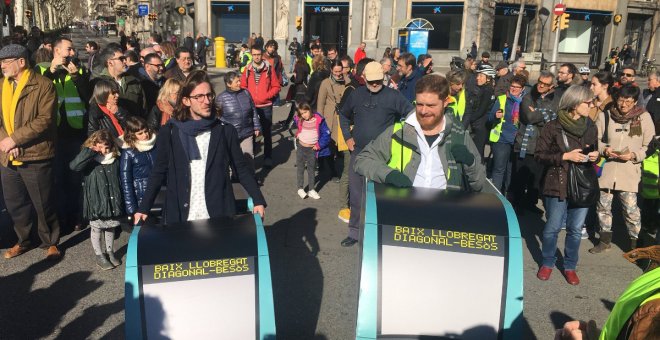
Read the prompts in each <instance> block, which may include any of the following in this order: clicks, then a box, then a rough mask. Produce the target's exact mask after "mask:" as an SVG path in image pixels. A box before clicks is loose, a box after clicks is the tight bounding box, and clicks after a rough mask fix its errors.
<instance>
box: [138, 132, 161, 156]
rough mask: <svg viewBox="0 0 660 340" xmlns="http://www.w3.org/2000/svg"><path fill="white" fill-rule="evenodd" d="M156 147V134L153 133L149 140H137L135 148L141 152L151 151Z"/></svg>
mask: <svg viewBox="0 0 660 340" xmlns="http://www.w3.org/2000/svg"><path fill="white" fill-rule="evenodd" d="M154 145H156V134H155V133H152V134H151V138H149V139H148V140H136V141H135V148H136V149H137V150H138V151H140V152H145V151H151V149H153V148H154Z"/></svg>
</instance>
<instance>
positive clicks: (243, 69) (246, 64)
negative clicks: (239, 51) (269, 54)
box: [241, 52, 252, 73]
mask: <svg viewBox="0 0 660 340" xmlns="http://www.w3.org/2000/svg"><path fill="white" fill-rule="evenodd" d="M243 56H248V61H247V63H245V66H241V73H243V71H245V68H246V67H247V66H248V65H250V63H251V62H252V53H250V52H245V53H244V54H243ZM241 61H242V60H241Z"/></svg>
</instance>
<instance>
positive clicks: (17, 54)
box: [0, 44, 28, 60]
mask: <svg viewBox="0 0 660 340" xmlns="http://www.w3.org/2000/svg"><path fill="white" fill-rule="evenodd" d="M27 54H28V53H27V48H25V46H23V45H18V44H9V45H7V46H5V47H3V48H2V49H1V50H0V60H3V59H11V58H25V59H27Z"/></svg>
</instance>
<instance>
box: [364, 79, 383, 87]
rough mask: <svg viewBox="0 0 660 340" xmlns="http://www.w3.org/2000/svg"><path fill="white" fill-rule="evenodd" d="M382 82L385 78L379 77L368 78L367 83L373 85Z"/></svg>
mask: <svg viewBox="0 0 660 340" xmlns="http://www.w3.org/2000/svg"><path fill="white" fill-rule="evenodd" d="M382 83H383V80H382V79H378V80H367V84H369V85H372V86H373V85H378V84H382Z"/></svg>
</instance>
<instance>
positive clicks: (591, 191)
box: [561, 130, 600, 208]
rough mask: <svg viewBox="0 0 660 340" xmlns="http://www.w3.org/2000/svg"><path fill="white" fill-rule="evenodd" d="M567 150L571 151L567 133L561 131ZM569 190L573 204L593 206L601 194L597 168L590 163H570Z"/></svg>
mask: <svg viewBox="0 0 660 340" xmlns="http://www.w3.org/2000/svg"><path fill="white" fill-rule="evenodd" d="M561 135H562V138H563V139H564V145H566V151H567V152H568V151H570V147H569V146H568V139H567V138H566V133H565V132H564V131H563V130H562V131H561ZM566 182H567V184H568V190H567V193H568V194H567V196H568V197H567V198H568V203H569V204H570V205H571V206H574V207H579V208H588V207H591V206H593V205H594V204H595V203H596V201H597V200H598V198H599V196H600V187H599V185H598V174H597V173H596V169H595V168H594V167H593V166H592V165H591V164H588V163H573V162H570V163H568V179H567V181H566Z"/></svg>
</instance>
